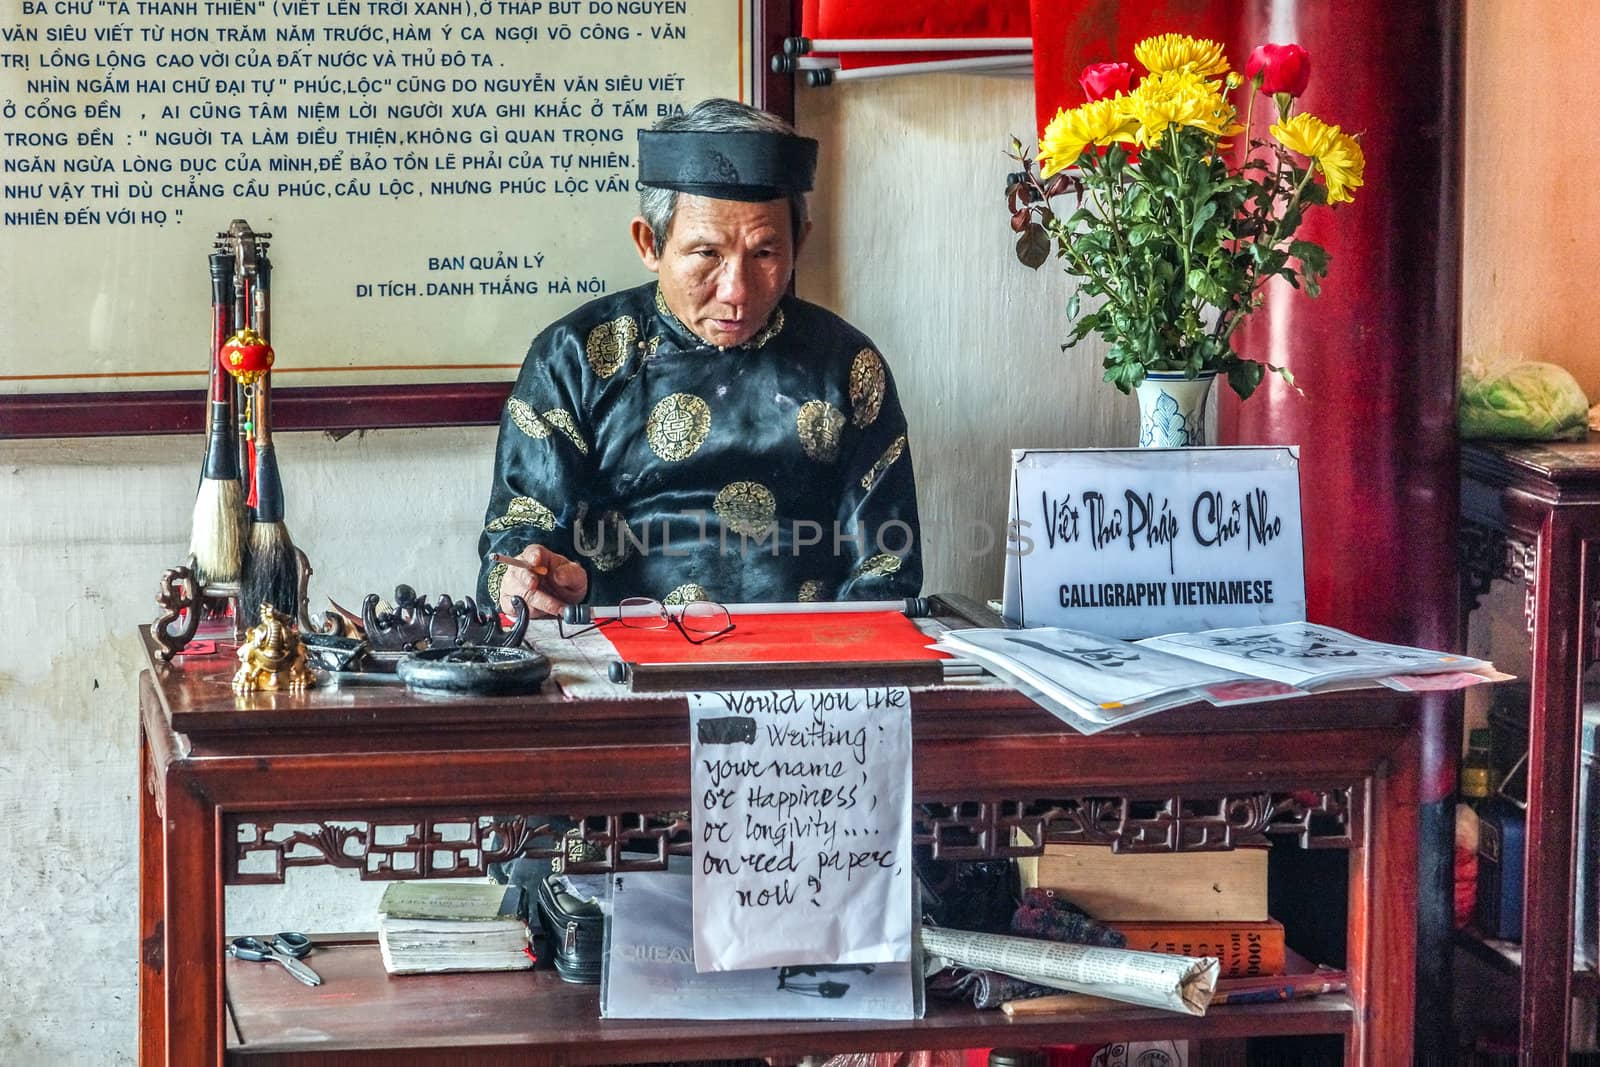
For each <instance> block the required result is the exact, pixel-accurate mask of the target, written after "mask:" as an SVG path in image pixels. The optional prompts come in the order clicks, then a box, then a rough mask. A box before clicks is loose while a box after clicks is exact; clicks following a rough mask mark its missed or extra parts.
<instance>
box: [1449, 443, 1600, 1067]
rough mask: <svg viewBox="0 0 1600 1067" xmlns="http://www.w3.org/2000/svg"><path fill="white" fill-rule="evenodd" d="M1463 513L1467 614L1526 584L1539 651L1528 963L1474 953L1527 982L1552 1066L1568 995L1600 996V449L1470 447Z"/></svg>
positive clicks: (1532, 737) (1527, 1003)
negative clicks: (1594, 783)
mask: <svg viewBox="0 0 1600 1067" xmlns="http://www.w3.org/2000/svg"><path fill="white" fill-rule="evenodd" d="M1461 509H1462V527H1461V542H1462V549H1463V552H1462V581H1463V586H1464V594H1465V595H1464V597H1463V606H1464V607H1465V608H1467V609H1468V610H1470V608H1471V606H1472V605H1473V603H1474V602H1475V600H1476V599H1477V598H1478V597H1481V596H1482V595H1483V593H1484V592H1486V591H1487V589H1488V586H1489V582H1490V580H1491V579H1493V578H1510V579H1513V580H1520V581H1522V582H1524V583H1525V612H1524V614H1525V622H1526V625H1527V629H1528V632H1529V638H1530V640H1531V642H1532V652H1533V664H1532V666H1533V669H1532V672H1531V678H1530V685H1531V688H1532V699H1531V701H1530V706H1529V709H1528V835H1527V841H1526V850H1525V852H1524V863H1525V869H1526V872H1527V877H1526V882H1525V886H1524V894H1523V914H1522V938H1523V940H1522V953H1521V959H1520V961H1518V960H1517V959H1516V958H1515V957H1514V956H1511V955H1509V954H1506V953H1502V952H1498V951H1495V950H1493V949H1492V948H1490V947H1488V946H1485V945H1482V944H1480V943H1476V942H1472V943H1469V945H1468V947H1469V948H1471V949H1473V950H1474V951H1475V952H1476V953H1477V954H1478V955H1480V956H1482V957H1483V958H1486V959H1489V960H1491V961H1493V962H1495V963H1497V964H1499V965H1500V966H1502V967H1503V968H1505V969H1506V970H1509V971H1511V972H1512V973H1513V974H1515V975H1516V976H1517V977H1518V979H1519V981H1520V990H1521V991H1520V999H1521V1006H1520V1019H1521V1022H1520V1031H1521V1032H1520V1039H1519V1047H1520V1050H1521V1056H1522V1059H1523V1062H1525V1063H1555V1062H1560V1061H1561V1060H1562V1056H1563V1054H1564V1052H1565V1050H1566V1043H1567V1015H1568V1007H1569V1001H1570V999H1571V997H1572V995H1573V994H1574V992H1579V993H1588V994H1593V993H1597V992H1600V976H1597V975H1596V974H1595V972H1593V971H1592V970H1584V971H1581V972H1577V973H1574V970H1573V956H1572V899H1573V874H1574V868H1573V840H1574V831H1575V828H1576V807H1577V796H1578V792H1577V782H1578V760H1579V754H1580V748H1579V736H1578V734H1579V726H1580V723H1581V721H1582V710H1583V709H1582V703H1583V682H1582V678H1583V672H1584V669H1585V667H1587V666H1588V665H1589V664H1590V663H1592V662H1593V661H1594V660H1595V658H1596V654H1597V644H1596V641H1595V626H1596V621H1597V618H1600V616H1597V614H1596V597H1597V595H1600V589H1597V585H1600V579H1597V571H1596V567H1595V562H1596V557H1595V554H1594V553H1595V549H1596V547H1597V544H1600V443H1597V442H1593V441H1589V442H1582V443H1575V444H1549V445H1511V444H1472V445H1466V446H1464V447H1463V448H1462V454H1461ZM1469 936H1470V935H1469Z"/></svg>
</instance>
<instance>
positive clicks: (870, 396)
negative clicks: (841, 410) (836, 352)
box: [850, 348, 887, 429]
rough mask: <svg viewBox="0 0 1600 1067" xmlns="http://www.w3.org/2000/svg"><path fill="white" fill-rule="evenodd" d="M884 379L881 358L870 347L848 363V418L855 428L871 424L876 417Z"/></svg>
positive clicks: (885, 376) (885, 379)
mask: <svg viewBox="0 0 1600 1067" xmlns="http://www.w3.org/2000/svg"><path fill="white" fill-rule="evenodd" d="M886 381H887V374H886V373H885V371H884V369H883V358H882V357H881V356H879V355H878V353H876V352H874V351H873V350H872V349H870V348H863V349H862V350H861V351H859V352H857V353H856V358H855V360H854V361H853V362H852V363H851V364H850V420H851V421H852V422H854V423H855V424H856V427H857V428H859V429H864V428H866V427H868V426H871V425H872V424H873V422H874V421H875V420H876V419H877V417H878V409H879V408H881V407H883V391H884V383H885V382H886Z"/></svg>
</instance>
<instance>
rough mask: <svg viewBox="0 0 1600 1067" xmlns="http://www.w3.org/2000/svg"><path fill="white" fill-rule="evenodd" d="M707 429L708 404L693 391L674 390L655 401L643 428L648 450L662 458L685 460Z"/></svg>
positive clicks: (701, 442) (697, 446) (708, 428)
mask: <svg viewBox="0 0 1600 1067" xmlns="http://www.w3.org/2000/svg"><path fill="white" fill-rule="evenodd" d="M710 432H711V406H710V405H709V404H707V403H706V402H705V401H704V400H701V399H700V398H699V397H697V396H695V395H694V394H693V393H673V394H672V395H671V396H669V397H665V398H664V399H662V400H660V401H658V402H657V403H656V406H655V407H654V408H651V409H650V418H649V421H647V422H646V423H645V427H644V435H645V439H646V440H647V441H649V442H650V450H651V451H652V452H654V453H655V454H656V455H658V456H660V457H661V458H662V459H665V460H679V459H688V458H689V457H690V456H692V455H694V454H695V453H696V452H697V451H699V449H700V446H701V445H703V444H705V443H706V435H707V434H709V433H710Z"/></svg>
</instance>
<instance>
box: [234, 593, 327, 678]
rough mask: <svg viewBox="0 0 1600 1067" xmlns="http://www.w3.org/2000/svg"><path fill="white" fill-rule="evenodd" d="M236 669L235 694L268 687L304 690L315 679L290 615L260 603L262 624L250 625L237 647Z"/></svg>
mask: <svg viewBox="0 0 1600 1067" xmlns="http://www.w3.org/2000/svg"><path fill="white" fill-rule="evenodd" d="M239 662H240V666H239V670H238V671H237V672H236V673H235V674H234V676H233V691H234V692H235V693H251V692H254V691H256V690H258V689H270V690H274V691H281V692H288V693H303V692H305V691H306V690H307V689H309V688H310V687H311V686H313V685H315V684H316V682H317V678H316V675H314V674H312V673H311V668H309V667H307V666H306V650H305V649H304V648H303V647H301V645H300V635H299V634H298V633H296V632H295V629H294V625H293V622H292V621H291V620H290V618H289V616H287V615H283V614H280V613H279V612H277V611H274V610H273V607H272V605H271V604H262V605H261V625H259V626H254V627H251V629H250V631H249V632H248V633H247V634H245V638H244V643H243V644H242V645H240V646H239Z"/></svg>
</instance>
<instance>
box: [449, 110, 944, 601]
mask: <svg viewBox="0 0 1600 1067" xmlns="http://www.w3.org/2000/svg"><path fill="white" fill-rule="evenodd" d="M816 152H817V144H816V142H815V141H812V140H809V139H806V138H802V137H799V136H796V135H795V133H794V131H793V129H791V128H790V127H789V126H788V124H787V123H784V122H783V121H782V120H780V119H778V118H776V117H775V116H772V115H769V114H767V113H765V112H762V111H758V110H756V109H754V108H750V107H746V106H745V105H743V104H737V103H734V102H733V101H731V100H707V101H704V102H702V103H700V104H698V105H696V106H695V107H694V108H693V109H691V110H690V111H688V112H687V113H685V114H683V115H681V116H675V117H673V118H670V119H667V120H665V121H664V122H662V123H660V124H658V125H657V126H656V127H655V128H654V129H652V130H645V131H641V133H640V135H639V187H640V196H639V204H640V214H639V216H638V217H637V218H635V219H634V220H633V223H632V237H633V243H634V246H635V247H636V249H637V250H638V253H639V258H640V259H641V260H642V261H643V262H644V265H645V266H646V267H647V268H648V269H649V270H650V271H652V272H653V273H655V274H656V275H657V280H656V281H654V282H651V283H648V284H645V285H642V286H639V287H638V288H636V289H630V290H627V291H625V292H620V293H617V294H615V295H612V296H606V297H602V298H600V299H598V300H594V301H592V302H590V303H588V304H586V305H584V306H583V307H581V308H579V309H578V310H576V311H574V312H572V313H571V314H569V315H567V316H566V317H565V318H563V319H561V320H560V321H558V322H556V323H555V324H553V325H552V326H550V327H549V328H548V329H546V330H544V331H543V332H542V333H540V334H539V336H537V337H536V338H534V340H533V344H532V346H531V347H530V348H529V350H528V355H527V358H526V360H525V361H524V362H523V365H522V372H521V374H520V375H519V376H518V378H517V384H516V387H515V388H514V389H513V391H512V394H511V398H510V399H509V400H508V401H507V403H506V409H505V415H504V417H503V419H502V420H501V425H500V441H499V446H498V449H497V453H496V457H495V473H494V486H493V489H492V491H491V493H490V498H489V509H488V515H487V517H486V519H485V524H484V531H483V535H482V537H481V539H480V541H479V546H478V547H479V554H480V555H481V557H482V559H483V567H482V572H481V576H480V581H479V585H480V589H479V594H480V596H483V597H485V598H486V601H493V602H496V603H498V604H500V605H501V607H502V609H507V607H508V605H509V603H510V598H511V597H513V596H518V595H520V596H523V597H525V598H526V599H527V600H528V603H529V606H530V607H531V608H532V609H533V610H534V612H535V613H536V614H556V613H558V612H559V611H560V610H561V608H562V607H563V606H564V605H565V604H573V603H579V602H582V601H585V600H588V601H590V602H592V603H596V604H616V603H618V602H619V601H620V600H622V599H623V598H627V597H649V598H653V599H656V600H659V601H661V602H663V603H668V604H682V603H688V602H691V601H696V600H716V601H720V602H723V603H734V602H781V601H804V600H828V599H839V600H868V599H870V600H877V599H891V598H898V597H904V596H914V595H916V594H917V593H918V592H919V591H920V587H921V584H922V564H921V558H920V533H919V527H918V522H917V498H916V484H915V481H914V479H913V477H912V470H911V455H910V450H909V448H908V446H907V443H906V421H905V416H904V415H903V414H902V413H901V410H900V403H899V399H898V397H897V395H896V393H895V387H894V381H893V379H892V378H891V377H890V376H889V370H888V368H887V367H886V366H885V365H884V361H883V358H882V357H881V356H880V355H879V353H878V351H877V349H876V348H875V347H874V346H873V344H872V342H871V341H869V340H868V339H867V338H866V337H865V336H863V335H862V334H861V333H860V332H858V331H857V330H855V329H853V328H852V327H851V326H850V325H849V324H847V323H845V322H844V321H843V320H841V319H840V318H839V317H838V316H836V315H833V314H831V313H830V312H827V311H824V310H823V309H822V308H819V307H816V306H815V305H813V304H808V303H806V302H805V301H803V300H798V299H796V298H794V297H793V296H790V295H787V291H788V288H789V282H790V278H791V276H792V275H793V272H794V263H795V255H796V253H797V252H798V251H799V249H800V246H801V245H802V243H803V242H804V240H805V237H806V234H807V233H808V232H809V231H810V228H811V223H810V221H809V220H808V219H807V216H806V200H805V194H806V192H807V191H808V190H809V189H810V188H811V178H812V174H813V172H814V170H815V166H816ZM497 554H500V555H505V556H513V557H516V558H517V559H518V560H521V561H524V562H525V563H527V564H528V566H527V567H518V566H512V567H509V568H508V566H507V564H505V563H503V562H497V561H496V560H495V558H494V557H495V555H497Z"/></svg>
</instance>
